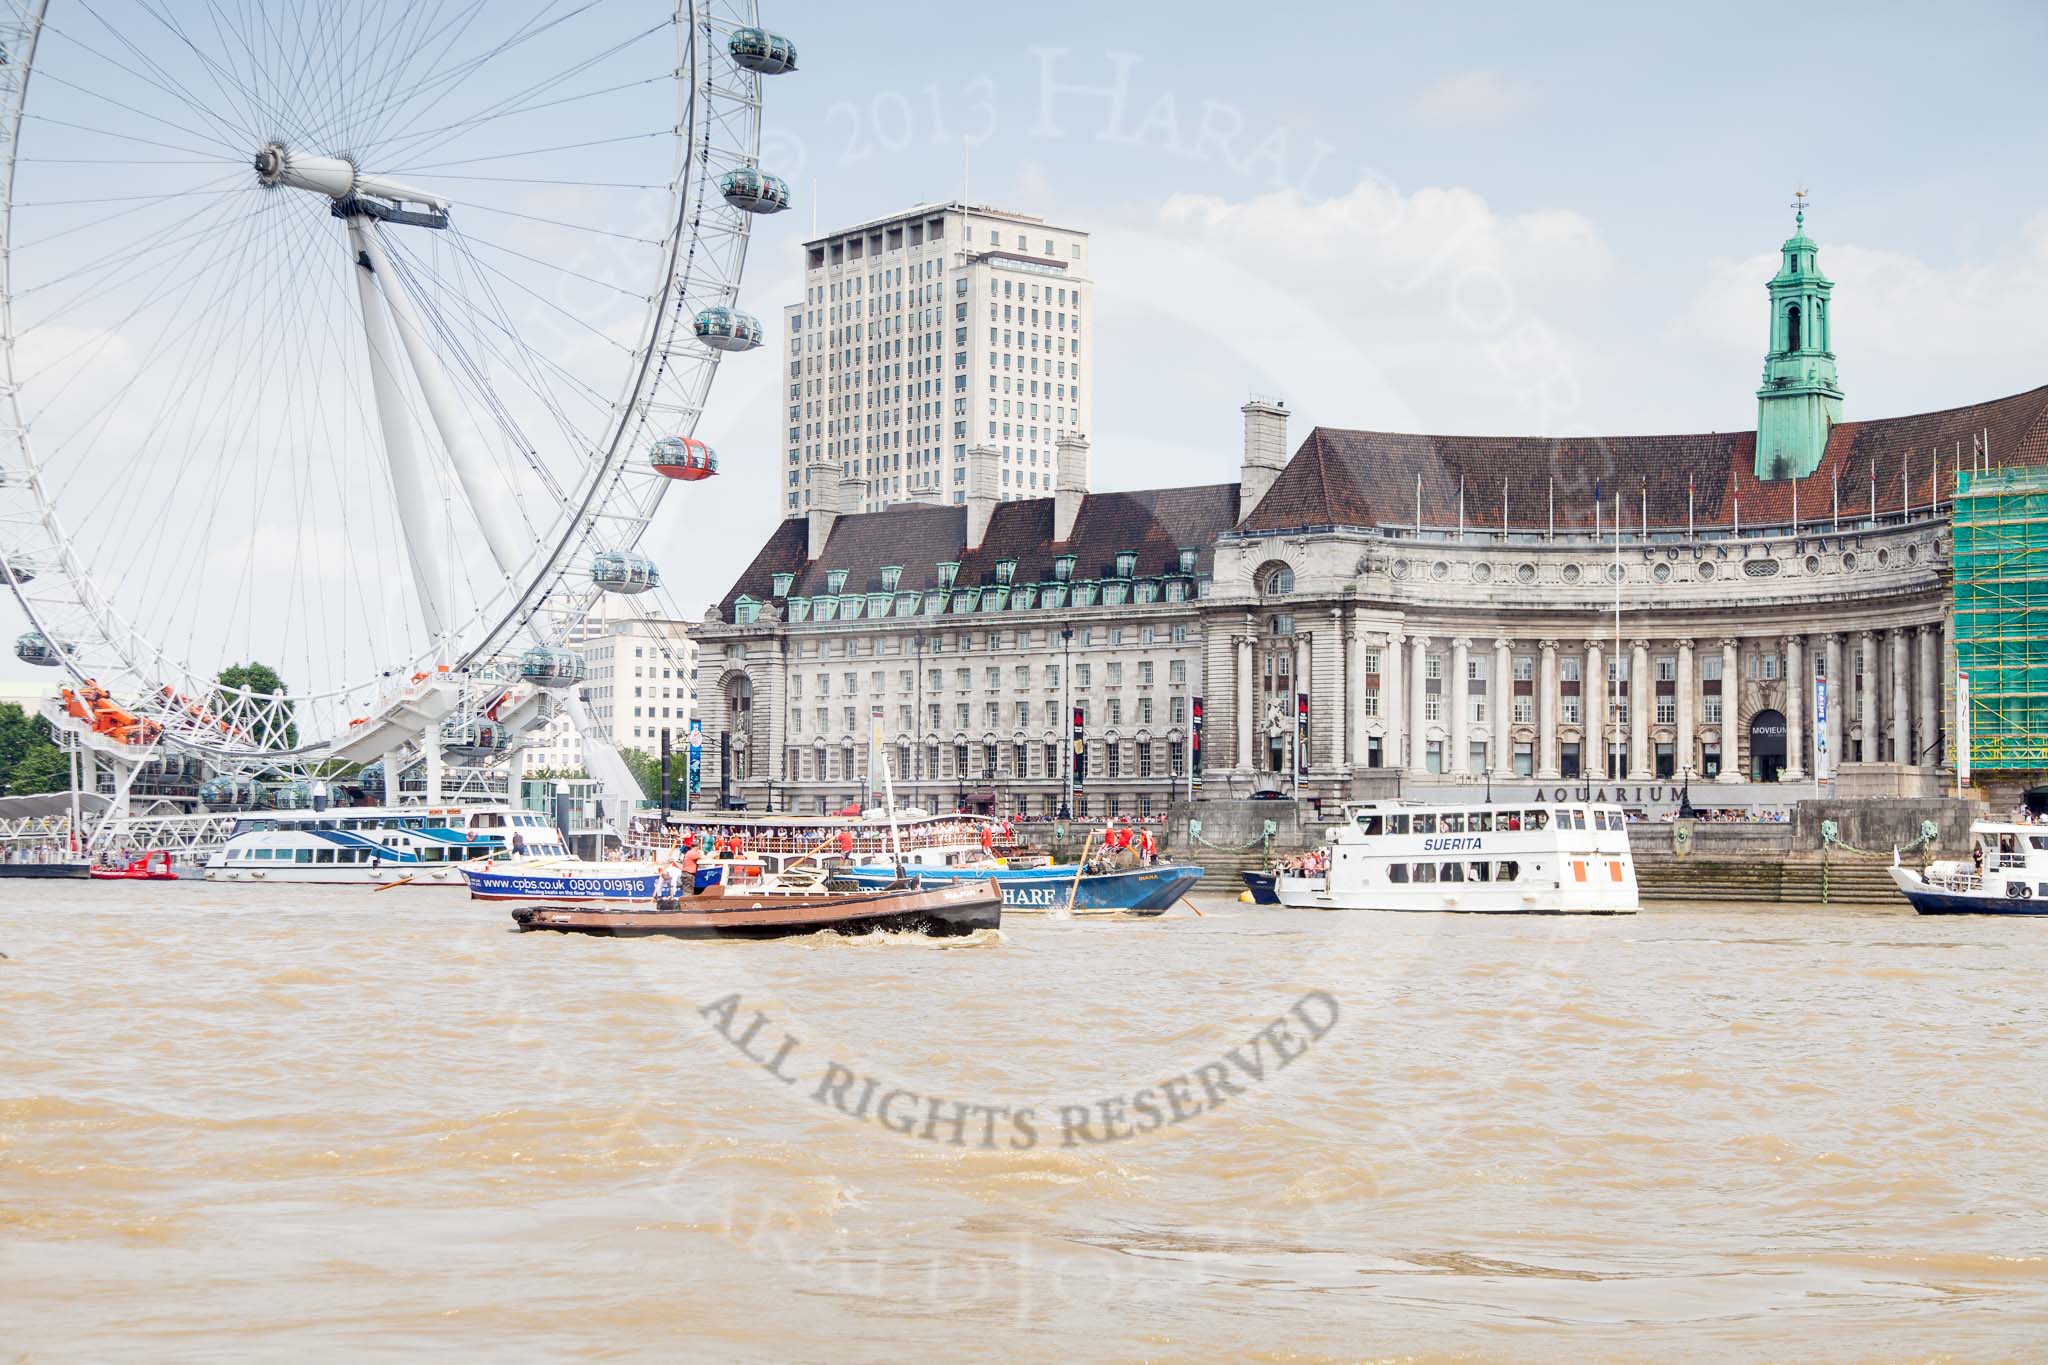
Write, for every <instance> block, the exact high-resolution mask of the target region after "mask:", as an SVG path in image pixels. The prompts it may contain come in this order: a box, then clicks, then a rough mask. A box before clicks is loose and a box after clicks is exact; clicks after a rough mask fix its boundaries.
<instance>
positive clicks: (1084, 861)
mask: <svg viewBox="0 0 2048 1365" xmlns="http://www.w3.org/2000/svg"><path fill="white" fill-rule="evenodd" d="M1094 842H1095V831H1094V830H1092V829H1091V830H1089V831H1088V837H1087V838H1085V839H1083V840H1082V841H1081V856H1080V857H1079V858H1077V859H1075V860H1074V883H1073V885H1071V886H1069V887H1068V888H1067V917H1068V918H1069V919H1071V918H1073V914H1074V898H1075V897H1076V896H1078V895H1080V894H1081V874H1082V873H1083V872H1085V871H1087V870H1088V848H1089V845H1091V844H1093V843H1094Z"/></svg>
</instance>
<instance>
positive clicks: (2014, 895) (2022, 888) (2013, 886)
mask: <svg viewBox="0 0 2048 1365" xmlns="http://www.w3.org/2000/svg"><path fill="white" fill-rule="evenodd" d="M2005 894H2006V898H2007V899H2008V900H2016V901H2023V900H2026V899H2027V898H2028V896H2029V895H2030V894H2032V893H2031V891H2030V889H2029V888H2028V886H2027V884H2026V883H2025V882H2007V883H2006V884H2005Z"/></svg>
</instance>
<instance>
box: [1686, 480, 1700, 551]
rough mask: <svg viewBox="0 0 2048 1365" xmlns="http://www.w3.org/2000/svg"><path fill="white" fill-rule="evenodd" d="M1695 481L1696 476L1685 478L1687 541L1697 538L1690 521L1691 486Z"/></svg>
mask: <svg viewBox="0 0 2048 1365" xmlns="http://www.w3.org/2000/svg"><path fill="white" fill-rule="evenodd" d="M1697 481H1698V477H1697V476H1696V475H1692V474H1688V475H1686V476H1685V538H1686V539H1687V540H1695V539H1697V538H1698V536H1697V533H1696V532H1695V530H1694V528H1693V521H1692V497H1693V486H1694V484H1695V483H1697Z"/></svg>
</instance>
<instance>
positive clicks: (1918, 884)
mask: <svg viewBox="0 0 2048 1365" xmlns="http://www.w3.org/2000/svg"><path fill="white" fill-rule="evenodd" d="M1892 881H1893V882H1894V883H1895V884H1896V885H1897V886H1898V888H1899V891H1900V892H1901V893H1902V894H1903V895H1904V896H1905V898H1906V899H1907V900H1908V901H1911V902H1912V904H1913V908H1914V909H1915V910H1918V911H1919V912H1920V913H1921V914H1923V915H2048V825H2029V824H2017V823H2014V822H2012V821H2009V820H1979V821H1976V822H1975V823H1973V824H1972V825H1971V826H1970V859H1969V861H1968V862H1955V861H1950V862H1936V863H1929V864H1928V865H1927V866H1926V867H1924V868H1921V869H1920V870H1918V871H1915V870H1914V869H1912V868H1910V867H1905V866H1903V865H1902V864H1901V863H1900V862H1899V857H1898V854H1897V853H1893V855H1892Z"/></svg>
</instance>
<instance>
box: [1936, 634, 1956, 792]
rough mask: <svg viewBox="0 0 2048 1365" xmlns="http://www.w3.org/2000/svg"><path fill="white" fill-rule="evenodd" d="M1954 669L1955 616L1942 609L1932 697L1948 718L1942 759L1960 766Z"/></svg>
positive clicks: (1944, 731) (1943, 727)
mask: <svg viewBox="0 0 2048 1365" xmlns="http://www.w3.org/2000/svg"><path fill="white" fill-rule="evenodd" d="M1955 669H1956V614H1955V612H1954V611H1953V610H1951V609H1950V608H1948V607H1943V608H1942V610H1941V659H1940V662H1939V663H1938V664H1937V665H1936V669H1935V671H1936V673H1937V675H1938V676H1937V678H1936V680H1935V684H1934V695H1935V696H1937V697H1939V698H1941V707H1942V711H1943V713H1944V714H1945V715H1946V716H1947V718H1948V721H1947V724H1945V725H1943V726H1942V733H1943V734H1945V735H1947V736H1948V742H1947V743H1946V744H1944V745H1943V746H1942V750H1943V757H1944V758H1945V759H1947V760H1948V761H1950V762H1952V763H1954V764H1956V765H1957V766H1960V763H1961V758H1960V756H1959V755H1957V754H1956V752H1955V748H1956V736H1957V735H1959V734H1961V733H1962V726H1961V724H1960V723H1959V722H1958V721H1957V720H1956V705H1955V702H1956V699H1955V691H1954V688H1955V676H1956V675H1955Z"/></svg>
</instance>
